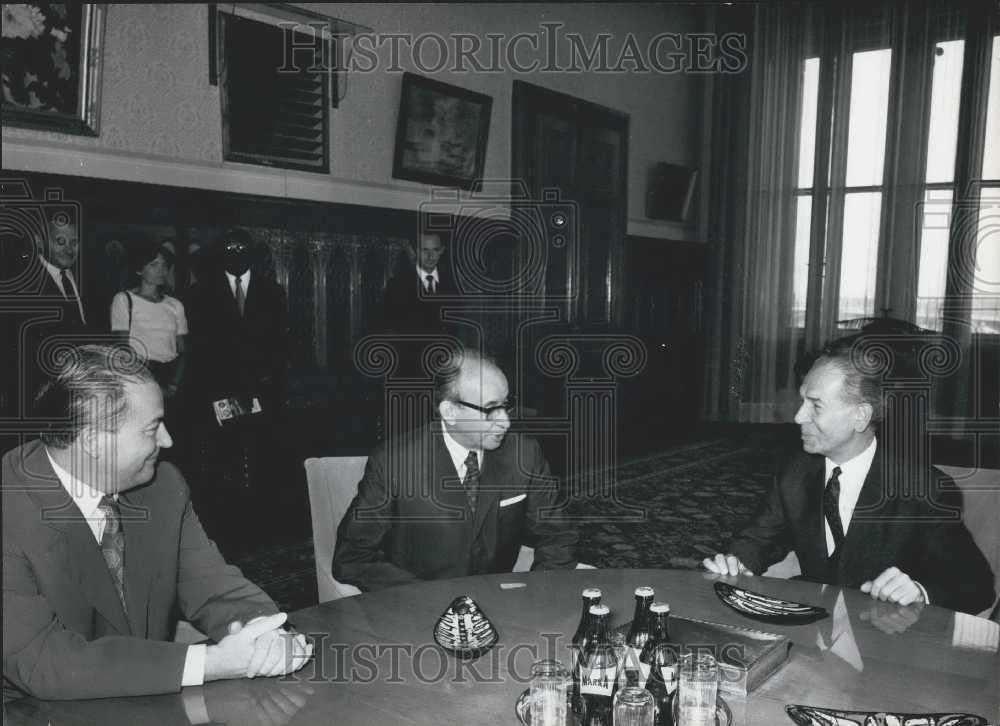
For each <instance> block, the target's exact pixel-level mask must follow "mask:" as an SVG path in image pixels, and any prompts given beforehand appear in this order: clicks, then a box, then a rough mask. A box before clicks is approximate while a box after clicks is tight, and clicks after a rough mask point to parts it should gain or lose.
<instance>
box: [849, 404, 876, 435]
mask: <svg viewBox="0 0 1000 726" xmlns="http://www.w3.org/2000/svg"><path fill="white" fill-rule="evenodd" d="M874 414H875V409H873V408H872V405H871V404H870V403H859V404H858V405H857V411H856V412H855V414H854V417H855V418H854V430H855V431H857V432H858V433H861V432H862V431H865V430H866V429H867V428H868V427H869V426H870V425H871V422H872V416H873V415H874Z"/></svg>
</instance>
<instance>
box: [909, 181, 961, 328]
mask: <svg viewBox="0 0 1000 726" xmlns="http://www.w3.org/2000/svg"><path fill="white" fill-rule="evenodd" d="M952 196H953V192H952V190H951V189H928V190H927V192H926V193H925V194H924V207H923V209H922V210H921V212H922V214H921V225H920V267H919V268H918V272H917V313H916V320H915V321H914V322H916V324H917V325H919V326H920V327H922V328H928V329H929V330H941V303H942V302H943V301H944V291H945V282H946V280H947V277H948V229H949V226H950V223H951V200H952Z"/></svg>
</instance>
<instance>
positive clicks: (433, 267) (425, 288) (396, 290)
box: [383, 232, 456, 334]
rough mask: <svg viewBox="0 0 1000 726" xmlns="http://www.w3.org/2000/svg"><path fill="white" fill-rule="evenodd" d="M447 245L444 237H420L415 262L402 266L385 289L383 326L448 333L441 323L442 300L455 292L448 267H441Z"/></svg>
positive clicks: (395, 330)
mask: <svg viewBox="0 0 1000 726" xmlns="http://www.w3.org/2000/svg"><path fill="white" fill-rule="evenodd" d="M444 251H445V246H444V243H443V242H442V240H441V235H440V234H437V233H434V232H422V233H421V234H420V235H419V239H418V245H417V250H416V253H415V257H416V259H415V261H414V262H412V263H410V262H409V261H408V260H407V261H406V262H407V263H408V264H405V263H404V264H402V265H400V267H399V268H398V269H397V270H396V273H395V274H394V275H393V276H392V278H390V280H389V282H388V283H387V284H386V286H385V302H384V309H383V318H384V320H383V325H384V328H385V330H386V331H388V332H392V333H415V334H418V333H427V334H434V333H447V332H448V331H449V329H450V328H449V326H448V325H446V324H445V322H444V321H442V320H441V308H442V306H441V303H440V299H441V298H442V297H447V296H453V295H455V293H456V289H455V284H454V281H453V280H452V277H451V274H450V271H449V270H448V269H447V266H446V265H444V264H441V261H442V257H443V255H444Z"/></svg>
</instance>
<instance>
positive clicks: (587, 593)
mask: <svg viewBox="0 0 1000 726" xmlns="http://www.w3.org/2000/svg"><path fill="white" fill-rule="evenodd" d="M601 597H602V593H601V591H600V590H599V589H598V588H596V587H588V588H586V589H585V590H584V591H583V592H582V593H581V598H582V600H583V607H582V609H581V611H580V623H579V625H577V626H576V632H575V633H573V640H571V641H570V650H572V656H571V659H570V662H571V663H573V664H574V665H575V664H576V662H577V661H578V660H579V659H580V656H581V655H582V654H583V648H584V646H585V645H586V644H587V634H588V631H589V625H590V608H591V607H593V606H594V605H600V603H601Z"/></svg>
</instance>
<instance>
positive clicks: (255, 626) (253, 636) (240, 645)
mask: <svg viewBox="0 0 1000 726" xmlns="http://www.w3.org/2000/svg"><path fill="white" fill-rule="evenodd" d="M287 619H288V615H286V614H285V613H275V614H274V615H268V616H267V617H264V618H255V619H254V620H252V621H251V622H249V623H247V624H246V626H243V624H242V623H239V622H236V623H230V625H229V635H227V636H226V637H224V638H223V639H222V640H220V641H219V643H218V644H217V645H210V646H208V648H206V649H205V680H206V681H214V680H218V679H220V678H242V677H244V676H246V675H247V674H248V672H249V668H250V661H251V659H252V658H253V656H254V652H255V650H256V648H257V642H256V641H257V639H258V638H259V637H261V636H262V635H265V634H267V633H272V632H276V631H277V630H278V628H280V627H281V626H282V625H283V624H284V622H285V620H287ZM265 642H267V641H265Z"/></svg>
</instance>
